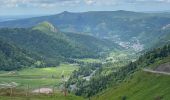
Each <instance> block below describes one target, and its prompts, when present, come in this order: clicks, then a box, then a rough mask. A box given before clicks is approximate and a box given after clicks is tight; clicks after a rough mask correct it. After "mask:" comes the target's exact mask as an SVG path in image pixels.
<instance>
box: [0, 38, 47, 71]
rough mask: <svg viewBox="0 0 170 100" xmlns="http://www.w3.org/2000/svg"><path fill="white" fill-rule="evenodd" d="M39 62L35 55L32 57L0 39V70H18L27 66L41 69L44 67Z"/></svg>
mask: <svg viewBox="0 0 170 100" xmlns="http://www.w3.org/2000/svg"><path fill="white" fill-rule="evenodd" d="M40 60H41V59H40V58H39V57H38V56H37V55H33V54H31V53H30V52H28V51H25V50H23V49H21V48H18V47H16V46H15V45H13V44H11V43H8V42H5V41H4V40H3V39H2V38H0V70H6V71H9V70H19V69H21V68H25V67H28V66H29V67H31V66H32V67H43V66H44V65H43V63H42V62H41V61H40ZM38 62H39V63H38Z"/></svg>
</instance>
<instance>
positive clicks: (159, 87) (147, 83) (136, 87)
mask: <svg viewBox="0 0 170 100" xmlns="http://www.w3.org/2000/svg"><path fill="white" fill-rule="evenodd" d="M169 83H170V76H167V75H159V74H158V75H157V74H153V73H147V72H142V71H139V72H136V73H134V74H133V75H132V76H131V78H129V79H126V81H125V82H123V83H122V84H121V85H119V86H116V87H113V88H110V89H108V90H106V91H105V92H104V93H102V94H98V95H97V96H95V97H94V98H93V99H92V100H104V99H108V100H168V99H169V98H170V95H169V94H170V88H169V87H170V84H169Z"/></svg>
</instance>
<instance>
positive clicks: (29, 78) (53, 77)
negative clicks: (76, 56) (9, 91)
mask: <svg viewBox="0 0 170 100" xmlns="http://www.w3.org/2000/svg"><path fill="white" fill-rule="evenodd" d="M77 69H78V66H74V65H71V64H61V65H60V66H58V67H50V68H28V69H23V70H20V71H12V72H0V87H2V84H10V83H16V84H17V85H18V86H17V88H25V87H26V86H27V85H28V84H29V85H30V87H31V88H38V87H53V86H58V85H59V84H60V83H61V82H62V79H61V76H62V75H64V76H65V77H69V75H70V74H71V73H72V72H73V71H74V70H77Z"/></svg>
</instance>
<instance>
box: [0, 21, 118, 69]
mask: <svg viewBox="0 0 170 100" xmlns="http://www.w3.org/2000/svg"><path fill="white" fill-rule="evenodd" d="M71 34H72V35H71ZM0 35H1V37H3V38H4V39H5V40H7V41H12V42H13V43H15V44H16V45H18V46H19V47H20V48H24V49H26V50H28V51H30V52H35V53H36V54H38V55H39V56H41V58H42V59H44V60H45V61H46V62H48V63H49V66H53V65H54V66H55V65H58V64H59V62H61V61H66V59H69V58H96V57H98V56H99V54H100V52H103V51H105V50H108V49H121V48H119V46H117V45H116V44H114V43H113V44H114V45H113V44H112V42H109V41H106V40H105V41H104V40H100V39H97V38H95V37H92V36H87V35H82V34H76V33H70V34H69V35H68V34H66V33H62V32H59V31H57V29H56V28H55V27H54V26H53V25H52V24H50V23H49V22H42V23H39V24H38V25H36V26H34V27H33V28H27V29H25V28H13V29H10V28H2V29H0Z"/></svg>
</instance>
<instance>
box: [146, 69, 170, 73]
mask: <svg viewBox="0 0 170 100" xmlns="http://www.w3.org/2000/svg"><path fill="white" fill-rule="evenodd" d="M143 71H145V72H150V73H155V74H164V75H170V73H168V72H162V71H154V70H151V69H146V68H145V69H143Z"/></svg>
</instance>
